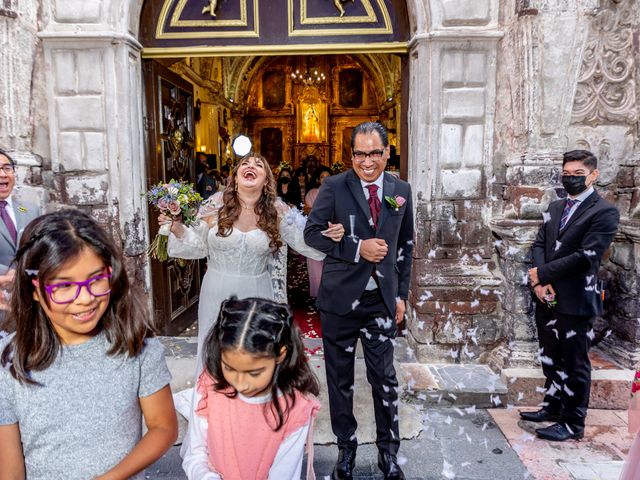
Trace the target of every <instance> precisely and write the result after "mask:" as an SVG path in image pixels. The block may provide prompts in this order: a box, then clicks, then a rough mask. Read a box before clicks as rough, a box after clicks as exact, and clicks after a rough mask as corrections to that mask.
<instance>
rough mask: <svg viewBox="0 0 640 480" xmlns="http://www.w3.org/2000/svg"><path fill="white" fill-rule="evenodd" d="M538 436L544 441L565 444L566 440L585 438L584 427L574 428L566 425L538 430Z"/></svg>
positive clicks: (556, 424) (555, 425) (554, 425)
mask: <svg viewBox="0 0 640 480" xmlns="http://www.w3.org/2000/svg"><path fill="white" fill-rule="evenodd" d="M536 434H537V435H538V437H540V438H542V439H543V440H551V441H554V442H564V441H565V440H569V439H574V440H579V439H581V438H582V437H584V427H572V426H570V425H568V424H566V423H562V424H561V423H554V424H553V425H551V426H550V427H545V428H538V429H536Z"/></svg>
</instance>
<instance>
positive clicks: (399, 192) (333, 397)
mask: <svg viewBox="0 0 640 480" xmlns="http://www.w3.org/2000/svg"><path fill="white" fill-rule="evenodd" d="M351 150H352V161H353V169H352V170H348V171H347V172H344V173H342V174H340V175H335V176H332V177H328V178H327V179H326V180H325V181H324V183H323V185H322V188H320V191H319V193H318V197H317V199H316V201H315V203H314V204H313V209H312V210H311V213H310V215H309V219H308V221H307V225H306V228H305V231H304V238H305V242H306V243H307V244H308V245H310V246H312V247H314V248H316V249H318V250H320V251H322V252H324V253H326V255H327V257H326V258H325V260H324V268H323V272H322V281H321V283H320V290H319V293H318V300H317V306H318V309H319V310H320V318H321V322H322V334H323V343H324V355H325V363H326V371H327V385H328V391H329V407H330V412H331V426H332V428H333V433H335V435H336V436H337V437H338V448H339V454H338V462H337V463H336V466H335V469H334V471H333V474H332V478H333V479H351V478H352V471H353V467H354V464H355V457H356V448H357V446H358V440H357V438H356V428H357V423H356V419H355V418H354V416H353V387H354V359H355V350H356V344H357V342H358V339H360V341H361V342H362V347H363V350H364V359H365V364H366V367H367V379H368V381H369V383H370V384H371V389H372V394H373V405H374V411H375V418H376V436H377V438H376V444H377V446H378V450H379V455H378V466H379V467H380V469H381V470H382V472H383V473H384V478H385V479H404V474H403V473H402V470H401V469H400V467H399V466H398V463H397V459H396V454H397V452H398V448H399V446H400V437H399V434H398V381H397V379H396V372H395V369H394V368H393V339H394V338H395V335H396V326H397V324H400V323H401V322H402V320H403V318H404V313H405V310H406V304H405V302H406V300H407V295H408V291H409V280H410V275H411V260H412V252H413V211H412V201H411V188H410V186H409V184H408V183H406V182H404V181H402V180H399V179H397V178H396V177H394V176H393V175H391V174H389V173H385V172H384V169H385V167H386V165H387V160H388V158H389V141H388V137H387V132H386V130H385V128H384V127H383V126H382V125H380V124H379V123H372V122H366V123H362V124H360V125H358V126H357V127H355V129H354V130H353V134H352V137H351ZM330 223H341V224H342V225H344V226H345V229H347V232H348V233H349V235H347V236H345V237H344V238H343V239H342V241H340V242H339V243H335V242H333V241H332V240H331V239H329V238H327V237H325V236H324V235H323V231H324V230H325V229H326V228H328V226H329V224H330Z"/></svg>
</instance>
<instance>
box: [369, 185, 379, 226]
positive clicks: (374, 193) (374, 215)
mask: <svg viewBox="0 0 640 480" xmlns="http://www.w3.org/2000/svg"><path fill="white" fill-rule="evenodd" d="M367 190H369V209H370V210H371V219H372V220H373V228H375V229H376V230H377V229H378V218H379V217H380V207H382V205H381V203H380V199H379V198H378V186H377V185H376V184H375V183H372V184H371V185H367Z"/></svg>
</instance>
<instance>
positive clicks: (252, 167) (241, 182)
mask: <svg viewBox="0 0 640 480" xmlns="http://www.w3.org/2000/svg"><path fill="white" fill-rule="evenodd" d="M267 168H268V167H267V165H265V163H264V161H262V160H261V159H260V158H255V157H249V158H245V159H244V160H242V161H241V162H240V165H239V166H238V172H237V174H236V181H237V182H238V187H244V188H247V189H253V188H262V187H263V186H264V185H265V184H266V183H267Z"/></svg>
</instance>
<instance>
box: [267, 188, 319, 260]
mask: <svg viewBox="0 0 640 480" xmlns="http://www.w3.org/2000/svg"><path fill="white" fill-rule="evenodd" d="M276 209H277V210H278V216H279V218H280V235H281V236H282V239H283V240H284V241H285V242H287V244H288V245H289V246H290V247H291V248H293V249H294V250H295V251H296V252H298V253H300V254H301V255H304V256H305V257H309V258H312V259H313V260H324V257H325V254H324V253H322V252H319V251H318V250H316V249H315V248H311V247H310V246H308V245H307V244H306V243H304V226H305V225H306V223H307V217H305V216H304V215H303V214H302V213H300V210H298V209H297V208H290V207H289V206H288V205H286V204H285V203H284V202H283V201H282V200H280V199H278V200H277V201H276Z"/></svg>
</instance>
